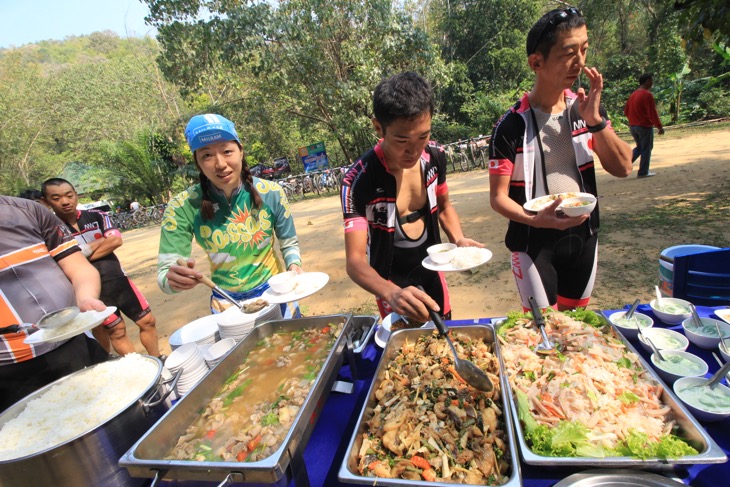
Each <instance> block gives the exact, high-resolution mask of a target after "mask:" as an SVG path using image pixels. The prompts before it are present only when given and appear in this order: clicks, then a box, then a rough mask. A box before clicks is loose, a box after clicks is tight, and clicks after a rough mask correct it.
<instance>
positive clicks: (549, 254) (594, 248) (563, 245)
mask: <svg viewBox="0 0 730 487" xmlns="http://www.w3.org/2000/svg"><path fill="white" fill-rule="evenodd" d="M530 233H531V235H530V242H529V246H528V251H527V252H513V253H512V272H513V274H514V276H515V281H516V282H517V288H518V290H519V292H520V299H521V302H522V306H523V307H524V308H525V309H530V305H529V301H528V298H529V297H530V296H534V297H535V300H536V301H537V303H538V305H540V307H542V308H545V307H547V306H553V305H555V304H558V305H562V306H563V307H567V308H576V307H579V306H581V307H585V306H587V305H588V302H589V301H590V297H591V294H592V292H593V285H594V283H595V278H596V268H597V255H598V234H597V233H594V234H593V235H588V233H589V232H588V227H587V225H581V226H580V227H577V228H574V229H568V230H563V231H557V230H539V229H538V230H537V231H535V229H532V231H531V232H530Z"/></svg>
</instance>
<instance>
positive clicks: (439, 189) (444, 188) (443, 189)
mask: <svg viewBox="0 0 730 487" xmlns="http://www.w3.org/2000/svg"><path fill="white" fill-rule="evenodd" d="M448 192H449V186H448V185H447V184H446V181H444V183H443V184H438V185H436V196H441V195H442V194H446V193H448Z"/></svg>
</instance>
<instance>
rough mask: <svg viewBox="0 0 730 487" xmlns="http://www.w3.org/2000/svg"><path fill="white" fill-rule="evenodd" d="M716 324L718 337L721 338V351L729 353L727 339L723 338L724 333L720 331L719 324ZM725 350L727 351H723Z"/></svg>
mask: <svg viewBox="0 0 730 487" xmlns="http://www.w3.org/2000/svg"><path fill="white" fill-rule="evenodd" d="M714 323H715V330H717V336H719V337H720V344H719V345H720V351H724V352H725V353H728V348H727V345H725V337H723V333H722V330H721V329H720V325H718V324H717V321H715V322H714ZM723 349H725V350H723ZM712 354H713V355H714V354H715V352H712ZM715 358H717V357H715Z"/></svg>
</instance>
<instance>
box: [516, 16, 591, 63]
mask: <svg viewBox="0 0 730 487" xmlns="http://www.w3.org/2000/svg"><path fill="white" fill-rule="evenodd" d="M573 16H576V17H583V14H582V13H581V12H580V10H578V9H577V8H575V7H568V8H565V9H562V10H557V11H555V13H553V15H551V16H550V18H549V19H548V20H547V22H545V23H544V24H543V26H542V29H540V34H539V35H538V36H537V37H536V38H535V41H534V42H533V43H532V45H531V46H530V47H529V49H528V50H527V55H528V56H529V55H530V54H533V53H534V52H535V51H537V46H539V45H540V41H541V40H542V38H543V37H545V35H547V34H549V33H550V32H552V31H553V30H555V28H556V27H557V26H558V25H560V24H562V23H563V22H565V21H566V20H568V19H569V18H570V17H573Z"/></svg>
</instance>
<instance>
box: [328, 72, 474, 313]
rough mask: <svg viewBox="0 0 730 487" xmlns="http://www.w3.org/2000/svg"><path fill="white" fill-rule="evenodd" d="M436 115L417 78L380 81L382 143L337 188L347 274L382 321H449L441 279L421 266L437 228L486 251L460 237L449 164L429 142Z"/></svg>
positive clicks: (377, 108)
mask: <svg viewBox="0 0 730 487" xmlns="http://www.w3.org/2000/svg"><path fill="white" fill-rule="evenodd" d="M433 109H434V103H433V95H432V92H431V87H430V86H429V84H428V82H427V81H426V80H425V79H423V78H421V77H420V76H419V75H417V74H416V73H412V72H408V73H401V74H397V75H395V76H393V77H391V78H388V79H386V80H384V81H382V82H381V83H380V84H379V85H378V86H377V87H376V88H375V92H374V94H373V113H374V118H373V119H372V122H373V126H374V128H375V131H376V132H377V133H378V135H379V136H380V137H381V139H380V141H379V142H378V143H377V144H376V145H375V147H373V148H372V149H370V150H369V151H368V152H366V153H365V154H363V155H362V156H361V157H360V158H359V159H358V160H357V161H356V162H355V164H353V165H352V167H351V168H350V169H349V170H348V171H347V173H346V174H345V177H344V179H343V181H342V191H341V196H342V201H341V202H342V210H343V214H344V220H345V258H346V265H347V274H348V275H349V276H350V278H351V279H352V280H353V281H354V282H355V283H356V284H358V285H359V286H360V287H362V288H363V289H365V290H366V291H369V292H371V293H372V294H374V295H375V296H376V297H377V303H378V308H379V310H380V314H381V315H382V316H385V315H386V314H387V313H389V312H391V311H395V312H397V313H399V314H401V315H405V316H408V317H411V318H414V319H417V320H420V321H428V320H429V311H428V310H429V309H432V310H434V311H438V312H439V313H440V314H441V315H442V316H445V317H447V318H448V317H450V313H451V304H450V302H449V294H448V288H447V287H446V281H445V279H444V276H443V273H440V272H434V271H431V270H427V269H425V268H424V267H423V266H422V264H421V261H422V260H423V259H424V258H425V257H426V255H427V252H426V249H427V248H428V247H429V246H430V245H433V244H437V243H439V242H441V238H440V236H439V224H440V226H441V227H442V228H443V229H444V231H445V232H446V235H447V237H448V239H449V241H450V242H453V243H455V244H457V245H458V246H478V247H483V245H482V244H480V243H478V242H475V241H474V240H471V239H469V238H466V237H464V234H463V233H462V231H461V223H460V222H459V216H458V215H457V213H456V210H455V209H454V207H453V206H452V205H451V202H450V201H449V189H448V187H447V185H446V157H445V155H444V151H443V148H442V147H441V146H440V145H439V144H437V143H435V142H431V141H430V140H429V139H430V135H431V117H432V115H433ZM417 285H420V286H422V287H423V289H424V290H425V292H423V291H421V290H419V289H418V288H417V287H415V286H417Z"/></svg>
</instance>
